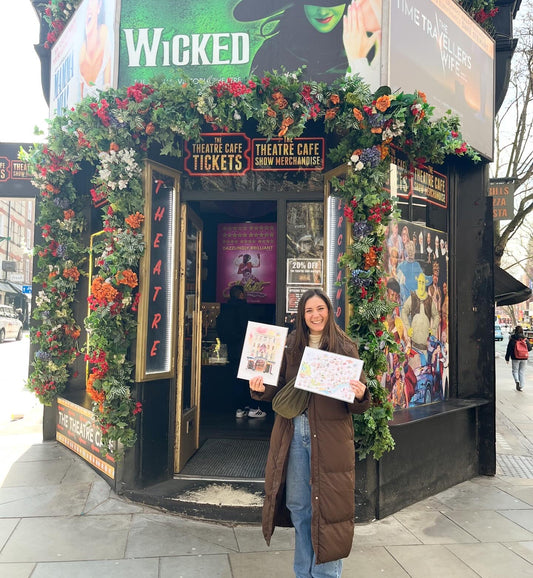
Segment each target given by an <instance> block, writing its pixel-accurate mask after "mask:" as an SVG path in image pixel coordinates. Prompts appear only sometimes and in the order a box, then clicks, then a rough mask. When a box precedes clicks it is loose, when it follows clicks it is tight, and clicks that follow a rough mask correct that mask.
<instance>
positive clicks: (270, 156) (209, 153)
mask: <svg viewBox="0 0 533 578" xmlns="http://www.w3.org/2000/svg"><path fill="white" fill-rule="evenodd" d="M324 158H325V143H324V139H323V138H322V137H318V138H305V137H301V138H294V139H290V140H288V139H284V138H271V139H266V138H254V139H250V138H248V137H247V136H246V135H245V134H243V133H203V134H202V135H201V141H200V142H190V141H187V142H185V160H184V168H185V170H186V171H187V173H188V174H189V175H191V176H198V177H200V176H202V177H207V176H210V177H213V176H217V175H224V176H241V175H244V174H245V173H247V172H248V171H250V170H252V171H321V170H323V169H324Z"/></svg>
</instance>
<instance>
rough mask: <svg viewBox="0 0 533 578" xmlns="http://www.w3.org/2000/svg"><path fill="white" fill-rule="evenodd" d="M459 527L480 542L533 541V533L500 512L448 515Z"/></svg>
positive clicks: (469, 511)
mask: <svg viewBox="0 0 533 578" xmlns="http://www.w3.org/2000/svg"><path fill="white" fill-rule="evenodd" d="M447 515H448V516H449V518H450V519H451V520H453V521H454V522H455V523H456V524H457V525H458V526H460V527H461V528H463V530H465V531H466V532H468V533H470V534H471V535H472V536H474V537H475V538H476V539H477V540H479V541H480V542H501V541H503V540H505V541H506V542H515V541H516V542H519V541H525V540H533V533H531V532H529V531H528V530H526V529H524V528H522V527H521V526H519V525H518V524H515V523H514V522H512V521H511V520H510V519H508V518H506V517H505V516H503V515H502V514H500V513H499V512H494V511H490V510H480V511H475V510H462V511H456V512H449V513H448V514H447Z"/></svg>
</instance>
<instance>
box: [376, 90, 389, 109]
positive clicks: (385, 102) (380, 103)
mask: <svg viewBox="0 0 533 578" xmlns="http://www.w3.org/2000/svg"><path fill="white" fill-rule="evenodd" d="M389 106H390V96H389V95H388V94H384V95H383V96H380V97H379V98H378V99H377V100H376V108H377V109H378V110H379V111H380V112H385V111H386V110H387V109H388V108H389Z"/></svg>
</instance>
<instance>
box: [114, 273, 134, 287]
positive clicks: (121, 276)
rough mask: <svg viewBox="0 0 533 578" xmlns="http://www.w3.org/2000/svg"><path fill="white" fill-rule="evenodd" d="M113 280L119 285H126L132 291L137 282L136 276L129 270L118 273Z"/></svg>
mask: <svg viewBox="0 0 533 578" xmlns="http://www.w3.org/2000/svg"><path fill="white" fill-rule="evenodd" d="M115 279H116V280H117V283H118V284H119V285H128V287H131V288H132V289H133V288H134V287H137V285H138V284H139V282H138V281H137V274H136V273H134V272H133V271H132V270H131V269H124V271H119V272H118V273H117V274H116V275H115Z"/></svg>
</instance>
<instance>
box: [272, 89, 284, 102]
mask: <svg viewBox="0 0 533 578" xmlns="http://www.w3.org/2000/svg"><path fill="white" fill-rule="evenodd" d="M272 98H273V99H274V100H280V99H281V98H283V94H281V92H279V91H278V92H274V93H273V94H272Z"/></svg>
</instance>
